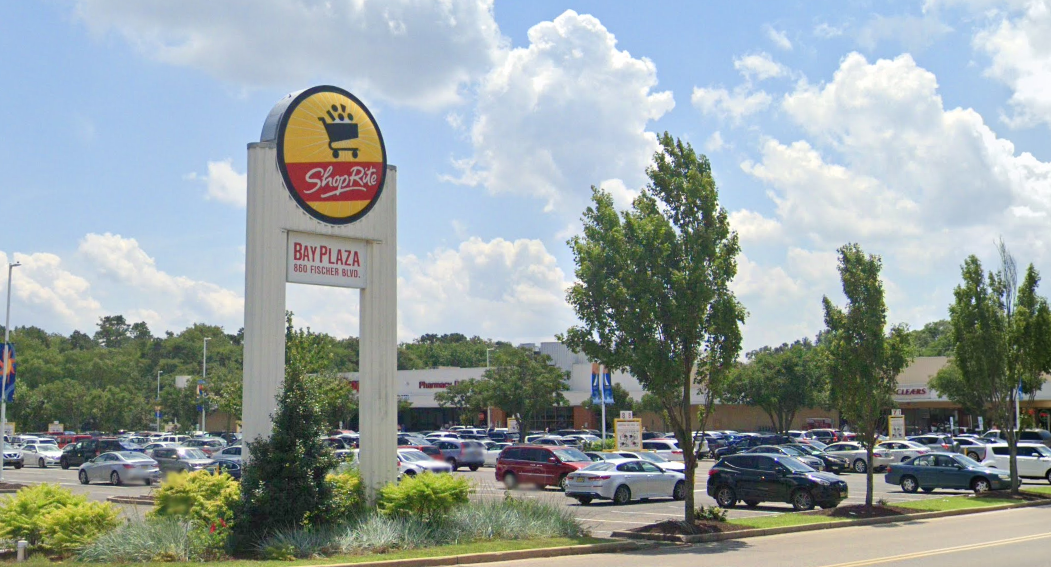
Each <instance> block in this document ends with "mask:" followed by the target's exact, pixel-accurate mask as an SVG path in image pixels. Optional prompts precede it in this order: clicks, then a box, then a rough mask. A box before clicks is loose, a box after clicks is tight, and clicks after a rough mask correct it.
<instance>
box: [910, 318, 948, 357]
mask: <svg viewBox="0 0 1051 567" xmlns="http://www.w3.org/2000/svg"><path fill="white" fill-rule="evenodd" d="M909 342H910V343H911V344H912V354H913V356H951V355H952V326H951V325H950V324H949V321H946V320H944V319H942V320H941V321H933V322H931V323H927V324H926V325H924V326H923V328H922V329H916V330H915V331H910V332H909Z"/></svg>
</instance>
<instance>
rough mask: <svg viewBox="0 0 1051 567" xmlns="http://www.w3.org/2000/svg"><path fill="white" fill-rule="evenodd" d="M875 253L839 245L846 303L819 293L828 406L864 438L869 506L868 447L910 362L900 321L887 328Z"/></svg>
mask: <svg viewBox="0 0 1051 567" xmlns="http://www.w3.org/2000/svg"><path fill="white" fill-rule="evenodd" d="M882 265H883V262H882V260H880V257H879V256H874V255H866V254H865V253H864V252H863V251H862V250H861V247H860V246H858V245H857V244H847V245H845V246H843V247H841V248H840V249H839V275H840V278H841V279H842V281H843V293H844V295H846V296H847V307H846V309H845V310H844V309H841V308H839V307H837V306H835V305H834V304H833V303H832V300H830V299H829V298H828V297H827V296H826V297H825V298H824V299H823V303H824V308H825V326H826V327H827V329H828V333H827V335H826V336H824V337H822V342H823V343H824V344H825V345H826V347H825V348H826V349H827V353H828V355H827V362H828V365H829V375H830V376H832V379H831V382H830V384H829V394H830V397H831V402H832V404H833V406H835V407H837V408H839V410H840V413H841V414H842V415H843V417H845V418H846V419H847V420H848V421H850V423H851V424H852V425H853V426H854V428H855V431H856V432H857V435H858V439H859V440H860V441H861V442H862V443H864V444H865V447H866V456H867V461H866V462H867V464H868V466H867V467H866V472H865V476H866V484H865V506H866V507H871V506H872V448H873V447H874V446H875V444H876V434H877V432H878V431H879V427H880V424H881V422H882V418H883V417H884V416H885V415H886V413H887V412H888V411H889V410H890V408H891V407H893V404H894V400H893V396H894V391H895V389H896V388H897V385H898V379H897V377H898V374H900V373H901V371H902V369H903V368H905V366H906V365H907V364H908V363H909V352H910V347H909V335H908V330H907V329H906V328H905V327H904V326H900V325H899V326H895V327H893V328H892V329H891V330H890V333H889V334H888V333H887V304H886V302H885V300H884V293H883V282H882V281H881V280H880V269H881V268H882Z"/></svg>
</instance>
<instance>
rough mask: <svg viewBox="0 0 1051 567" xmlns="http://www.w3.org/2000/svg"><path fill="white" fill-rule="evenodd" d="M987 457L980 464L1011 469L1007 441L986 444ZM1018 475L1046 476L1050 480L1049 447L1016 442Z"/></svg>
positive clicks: (1050, 462) (1026, 476)
mask: <svg viewBox="0 0 1051 567" xmlns="http://www.w3.org/2000/svg"><path fill="white" fill-rule="evenodd" d="M988 452H989V454H988V457H989V458H987V459H986V460H984V461H982V464H983V465H985V466H989V467H996V468H998V469H1000V470H1005V471H1008V470H1011V453H1010V448H1009V447H1008V446H1007V443H995V444H993V445H989V446H988ZM1018 476H1019V477H1021V478H1046V479H1047V481H1048V482H1051V449H1048V448H1047V447H1045V446H1043V445H1039V444H1036V443H1019V444H1018Z"/></svg>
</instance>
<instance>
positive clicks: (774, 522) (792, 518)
mask: <svg viewBox="0 0 1051 567" xmlns="http://www.w3.org/2000/svg"><path fill="white" fill-rule="evenodd" d="M843 521H846V518H833V517H831V516H814V515H808V514H778V515H777V516H760V517H757V518H736V519H733V520H730V521H729V522H728V523H730V524H735V525H738V526H747V527H749V528H783V527H787V526H802V525H806V524H827V523H829V522H843Z"/></svg>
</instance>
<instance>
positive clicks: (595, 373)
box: [591, 364, 602, 404]
mask: <svg viewBox="0 0 1051 567" xmlns="http://www.w3.org/2000/svg"><path fill="white" fill-rule="evenodd" d="M599 379H600V376H599V368H598V365H597V364H592V365H591V403H593V404H601V403H602V394H600V393H599Z"/></svg>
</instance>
